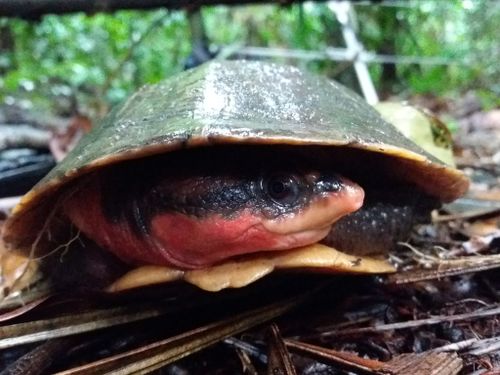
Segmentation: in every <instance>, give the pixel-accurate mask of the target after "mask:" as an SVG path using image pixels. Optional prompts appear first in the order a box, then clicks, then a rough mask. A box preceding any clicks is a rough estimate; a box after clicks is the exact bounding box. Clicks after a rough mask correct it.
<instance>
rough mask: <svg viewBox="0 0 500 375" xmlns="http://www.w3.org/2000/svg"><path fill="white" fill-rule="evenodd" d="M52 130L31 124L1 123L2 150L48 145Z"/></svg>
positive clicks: (0, 142) (0, 145) (0, 147)
mask: <svg viewBox="0 0 500 375" xmlns="http://www.w3.org/2000/svg"><path fill="white" fill-rule="evenodd" d="M49 140H50V132H49V131H47V130H42V129H36V128H34V127H32V126H30V125H0V150H4V149H6V148H11V147H12V148H14V147H35V148H43V147H47V146H48V144H49Z"/></svg>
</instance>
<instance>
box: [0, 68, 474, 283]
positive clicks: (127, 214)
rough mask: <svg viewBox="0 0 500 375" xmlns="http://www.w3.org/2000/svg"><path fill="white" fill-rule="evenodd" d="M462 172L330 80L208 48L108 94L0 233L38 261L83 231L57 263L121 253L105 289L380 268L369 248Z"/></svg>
mask: <svg viewBox="0 0 500 375" xmlns="http://www.w3.org/2000/svg"><path fill="white" fill-rule="evenodd" d="M467 188H468V179H467V177H466V176H465V175H464V174H463V173H462V172H461V171H459V170H457V169H456V168H454V167H452V166H450V165H447V164H445V163H443V162H441V161H440V160H439V159H438V158H436V157H434V156H433V155H431V154H429V153H428V152H426V151H424V150H423V149H422V148H421V147H419V146H418V145H416V144H415V143H413V142H412V141H410V140H409V139H408V138H406V137H405V136H403V135H402V134H401V133H400V132H399V131H398V130H397V129H396V128H395V127H393V126H392V125H391V124H389V123H387V122H386V121H384V120H383V119H382V118H381V117H380V116H379V114H378V113H377V112H376V111H375V110H374V109H373V108H372V107H371V106H369V105H368V104H367V103H366V102H365V101H364V100H363V99H362V98H361V97H359V96H358V95H357V94H355V93H354V92H353V91H351V90H349V89H348V88H346V87H344V86H342V85H341V84H339V83H336V82H334V81H332V80H329V79H327V78H325V77H322V76H320V75H316V74H314V73H311V72H308V71H305V70H302V69H300V68H297V67H294V66H289V65H282V64H277V63H272V62H263V61H212V62H209V63H206V64H204V65H201V66H199V67H197V68H194V69H191V70H187V71H185V72H181V73H179V74H177V75H175V76H173V77H171V78H168V79H166V80H164V81H161V82H159V83H156V84H152V85H147V86H144V87H143V88H141V89H140V90H139V91H138V92H136V93H135V94H133V95H132V96H131V97H129V98H128V99H127V100H126V101H125V102H123V103H122V104H121V105H119V106H117V107H116V108H114V109H113V110H112V111H111V112H110V113H109V114H108V115H107V116H106V117H105V118H104V119H103V121H102V122H101V123H100V125H98V126H96V127H95V128H94V129H93V130H92V131H91V132H90V133H89V134H88V135H86V136H85V137H84V138H83V139H82V140H81V141H80V143H79V144H78V145H77V146H76V147H75V149H74V150H73V151H72V152H71V153H70V154H68V155H67V156H66V158H65V159H64V160H63V161H62V162H61V163H60V164H58V165H57V166H56V167H55V168H54V169H53V170H52V171H51V172H50V173H49V174H48V175H47V176H46V177H45V178H43V179H42V180H41V181H40V182H39V183H38V184H37V185H36V186H35V187H33V189H32V190H31V191H29V192H28V193H27V194H26V195H24V197H23V198H22V200H21V201H20V203H19V204H18V205H17V206H16V207H15V208H14V210H13V212H12V215H11V216H10V217H9V218H8V219H7V221H6V223H5V225H4V227H3V240H4V243H5V246H6V247H7V248H8V249H9V252H8V253H10V254H16V255H17V256H19V254H20V256H21V257H25V258H28V259H41V263H42V264H43V263H47V261H46V259H50V257H48V255H50V254H52V253H53V252H54V251H55V250H56V249H60V248H61V247H64V245H65V244H67V243H68V242H72V241H73V240H74V239H76V238H86V239H87V240H86V241H87V243H90V244H91V245H86V246H80V247H81V248H80V249H78V250H77V251H73V252H72V254H74V257H75V259H76V260H74V262H73V263H74V265H73V266H67V267H66V266H64V272H63V274H68V273H69V274H71V273H73V272H72V271H70V269H71V267H73V268H74V269H76V270H77V271H75V272H76V273H78V275H79V276H78V277H79V278H86V276H85V277H84V276H82V275H86V272H87V273H89V274H92V275H94V276H95V274H99V275H101V276H99V277H101V278H102V275H103V274H107V271H103V270H104V269H108V268H109V267H107V266H103V264H104V263H106V262H108V261H109V260H110V259H111V261H110V262H111V263H113V262H114V263H119V264H120V265H123V268H120V271H119V272H118V273H113V280H111V277H109V278H105V279H106V280H105V281H104V282H103V285H106V290H109V291H119V290H124V289H128V288H133V287H137V286H141V285H147V284H154V283H160V282H165V281H172V280H179V279H184V280H186V281H188V282H190V283H192V284H195V285H198V286H200V287H201V288H203V289H206V290H212V291H216V290H220V289H223V288H227V287H241V286H244V285H247V284H249V283H250V282H253V281H255V280H256V279H259V278H261V277H262V276H264V275H266V274H268V273H269V272H271V271H272V270H274V269H275V268H300V269H312V270H315V271H322V272H332V273H338V272H341V273H344V272H347V273H386V272H394V271H395V269H394V267H393V266H392V265H391V264H389V263H388V262H387V261H386V260H384V259H383V256H382V257H380V256H381V254H382V255H383V254H384V253H387V251H388V250H390V249H391V248H393V247H394V243H395V242H397V241H399V240H404V239H406V238H408V235H409V233H410V231H411V229H412V227H413V225H414V224H415V223H420V222H426V221H427V220H428V219H429V213H430V212H431V211H432V210H433V209H435V208H437V207H439V206H440V204H442V203H443V202H450V201H452V200H454V199H456V198H458V197H460V196H461V195H463V194H464V193H465V192H466V190H467ZM75 233H76V234H75ZM78 242H80V241H78ZM95 248H96V249H97V250H95V251H94V249H95ZM95 254H99V255H95ZM65 257H67V258H70V256H69V255H66V256H63V255H61V256H58V257H57V259H59V258H62V259H63V260H65V259H64V258H65ZM63 263H64V262H63ZM70 263H71V261H70V260H68V264H70ZM108 263H109V262H108ZM106 264H107V263H106ZM88 270H90V271H88ZM92 270H93V271H92ZM96 270H97V271H96ZM117 275H118V277H117ZM91 279H92V277H90V276H89V280H91ZM89 283H92V281H89Z"/></svg>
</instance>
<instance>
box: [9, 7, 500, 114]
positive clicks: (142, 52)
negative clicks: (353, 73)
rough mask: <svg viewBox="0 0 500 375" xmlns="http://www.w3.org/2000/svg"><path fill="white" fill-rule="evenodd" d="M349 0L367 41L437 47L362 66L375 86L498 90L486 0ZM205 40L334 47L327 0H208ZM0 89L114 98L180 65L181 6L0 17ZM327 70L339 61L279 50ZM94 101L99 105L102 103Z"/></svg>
mask: <svg viewBox="0 0 500 375" xmlns="http://www.w3.org/2000/svg"><path fill="white" fill-rule="evenodd" d="M396 5H397V6H395V7H389V6H380V5H379V6H376V5H371V6H362V5H359V6H356V12H357V19H358V25H359V36H360V39H361V40H362V41H363V43H364V44H365V47H366V48H367V49H368V50H370V51H375V52H378V53H382V54H390V55H406V56H423V57H435V56H438V57H442V58H445V59H448V61H449V64H446V65H411V64H399V65H397V69H396V76H395V77H391V76H390V75H389V73H390V72H389V71H388V70H387V69H385V68H383V67H382V65H380V64H375V63H374V64H370V72H371V74H372V77H374V79H375V83H376V86H377V87H379V88H380V89H382V88H384V89H389V90H390V92H392V93H395V94H397V93H398V92H400V93H401V92H404V93H406V94H407V93H409V92H410V93H411V92H413V93H427V92H433V93H436V94H440V95H445V94H447V93H450V92H456V91H458V92H462V91H466V90H469V89H474V90H478V92H479V93H480V97H481V99H482V100H483V102H484V103H485V105H487V106H489V107H494V106H498V105H499V102H498V97H499V94H500V84H499V83H498V82H500V79H499V78H500V65H499V64H498V61H499V60H500V49H499V48H498V40H497V34H498V25H497V24H498V20H499V19H500V5H499V3H497V2H494V1H488V0H449V1H435V0H419V1H401V2H396ZM203 16H204V21H205V27H206V29H207V34H208V37H209V39H210V41H211V43H212V47H213V48H217V47H221V46H225V47H228V46H235V47H238V46H244V45H250V46H267V47H278V48H289V49H300V50H311V51H323V50H325V48H327V47H329V46H335V47H342V45H343V41H342V35H341V32H340V28H339V25H338V23H337V22H336V21H335V17H334V15H333V13H332V11H331V10H330V9H329V8H328V5H327V4H325V3H322V2H320V3H310V2H308V3H304V4H294V5H291V6H287V7H283V6H277V5H260V6H257V5H255V6H241V7H232V8H231V7H224V6H217V7H207V8H205V9H204V10H203ZM0 31H1V32H2V33H3V35H10V37H11V39H12V42H11V43H7V42H5V40H6V39H7V38H4V37H2V38H1V39H0V52H1V54H0V72H1V73H3V75H2V76H1V77H0V98H6V97H7V96H11V95H15V96H20V95H24V96H25V97H28V98H30V100H41V101H44V100H45V101H55V100H56V99H57V98H60V97H69V96H74V97H76V98H77V101H78V103H79V105H80V106H81V107H83V108H85V109H88V108H94V109H95V108H100V107H102V103H108V104H114V103H116V102H117V101H120V100H122V99H123V98H124V97H126V96H127V95H128V94H129V93H130V92H132V91H133V90H135V89H136V88H137V87H138V86H140V85H142V84H144V83H148V82H155V81H158V80H160V79H162V78H163V77H166V76H169V75H172V74H174V73H175V72H177V71H180V70H182V68H183V64H184V61H185V59H186V58H187V56H188V55H189V53H190V51H191V40H190V38H191V36H190V30H189V26H188V22H187V18H186V15H185V13H184V12H182V11H175V12H167V11H165V10H157V11H148V12H142V11H121V12H116V13H115V14H96V15H93V16H87V15H84V14H74V15H66V16H50V15H49V16H45V17H43V18H42V19H41V20H40V21H39V22H27V21H22V20H16V19H0ZM278 60H279V61H282V62H289V63H294V64H297V65H301V66H304V67H307V68H308V69H311V70H314V71H319V72H322V73H324V74H327V75H329V76H331V77H333V78H341V77H340V76H338V74H339V72H341V71H343V70H344V65H345V63H342V62H340V63H339V62H334V61H329V60H296V59H286V58H281V59H278ZM101 110H102V108H101Z"/></svg>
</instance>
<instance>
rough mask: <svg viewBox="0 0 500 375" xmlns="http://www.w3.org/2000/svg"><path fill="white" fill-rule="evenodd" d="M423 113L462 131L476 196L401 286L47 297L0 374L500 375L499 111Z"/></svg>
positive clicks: (10, 346)
mask: <svg viewBox="0 0 500 375" xmlns="http://www.w3.org/2000/svg"><path fill="white" fill-rule="evenodd" d="M415 102H417V103H419V104H421V105H423V106H425V107H428V108H430V109H431V110H434V111H435V112H438V114H440V115H441V116H447V117H448V118H453V119H454V120H455V121H456V123H457V124H458V125H459V126H458V131H457V132H455V133H454V141H455V156H456V162H457V166H458V168H460V169H462V170H463V171H464V172H465V173H466V174H467V175H468V176H469V177H470V179H471V181H472V183H471V188H470V191H469V192H468V194H467V195H466V197H464V198H463V199H460V200H459V201H457V202H455V203H453V204H449V205H445V206H444V207H443V208H442V209H441V210H440V211H439V212H437V213H436V214H435V215H434V216H433V222H432V223H431V224H428V225H422V226H420V227H418V228H417V229H416V230H415V232H414V235H413V237H412V239H411V241H409V243H408V244H404V245H401V246H400V248H399V249H398V251H397V252H394V253H393V254H391V261H392V263H393V264H395V265H396V266H397V267H398V269H399V270H400V272H399V273H397V274H395V275H393V276H389V277H367V276H363V277H360V276H341V277H331V276H326V275H300V274H284V275H277V276H271V277H268V278H265V279H263V280H261V281H259V282H256V283H255V284H254V285H252V286H250V287H248V288H244V289H242V290H228V291H225V292H222V293H218V294H211V293H208V294H207V293H205V292H202V291H200V290H197V289H196V288H194V287H192V286H189V285H177V284H176V285H172V286H170V287H168V288H163V287H162V288H158V287H154V288H148V289H146V290H144V291H141V292H140V293H139V292H137V291H136V292H132V293H128V294H126V295H122V296H114V297H109V296H108V295H104V294H101V293H94V294H92V295H91V296H90V297H89V296H87V295H81V294H80V293H67V292H66V293H61V294H57V295H51V296H48V297H40V296H38V295H36V288H35V289H33V290H30V291H29V293H32V294H34V297H33V298H31V300H30V298H29V297H26V298H25V297H19V298H17V299H16V300H15V301H14V302H13V303H11V304H5V303H4V304H3V305H0V309H1V314H0V324H1V326H0V369H3V372H1V374H46V373H55V372H58V371H65V370H67V372H64V373H65V374H90V373H120V374H135V373H145V372H149V371H154V373H159V374H169V375H196V374H248V375H256V374H261V373H267V374H303V375H327V374H329V375H331V374H343V373H355V374H357V373H359V374H398V375H399V374H412V375H417V374H422V375H424V374H445V375H446V374H474V375H476V374H477V375H479V374H482V375H487V374H500V335H499V334H498V333H499V332H500V321H499V320H498V316H500V276H499V273H498V269H497V268H498V267H500V227H499V224H500V110H488V111H486V110H483V109H482V108H481V106H480V105H479V102H478V101H477V99H476V98H475V97H474V95H473V94H468V95H465V96H464V97H463V98H462V99H461V100H459V101H458V102H456V103H451V102H446V101H438V100H436V99H433V98H416V99H415ZM87 125H88V124H85V126H87ZM77 128H78V127H77ZM59 148H61V147H59ZM198 349H202V350H200V351H198ZM68 369H73V370H68Z"/></svg>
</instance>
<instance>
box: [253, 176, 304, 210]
mask: <svg viewBox="0 0 500 375" xmlns="http://www.w3.org/2000/svg"><path fill="white" fill-rule="evenodd" d="M262 188H263V190H264V193H265V194H266V195H267V196H269V197H270V198H271V199H272V200H273V201H274V202H276V203H278V204H280V205H283V206H292V205H294V204H295V203H296V202H297V201H298V200H299V198H300V190H301V189H300V182H299V181H298V179H297V178H296V177H295V176H293V175H286V174H278V175H272V176H270V177H267V178H265V179H264V180H263V184H262Z"/></svg>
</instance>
